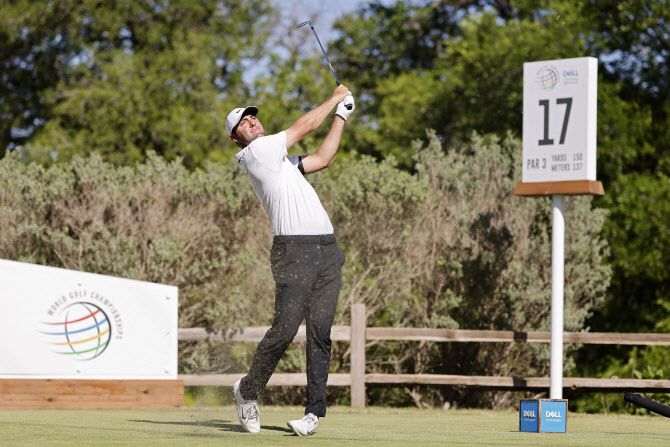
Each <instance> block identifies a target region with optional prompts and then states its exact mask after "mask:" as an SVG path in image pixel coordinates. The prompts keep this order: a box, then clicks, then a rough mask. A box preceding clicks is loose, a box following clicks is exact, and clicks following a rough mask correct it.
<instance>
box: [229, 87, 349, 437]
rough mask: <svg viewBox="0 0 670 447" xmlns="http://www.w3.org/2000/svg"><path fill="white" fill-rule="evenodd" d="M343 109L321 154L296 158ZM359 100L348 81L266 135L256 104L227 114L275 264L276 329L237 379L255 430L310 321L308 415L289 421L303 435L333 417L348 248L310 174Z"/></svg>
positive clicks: (246, 419) (241, 411) (240, 408)
mask: <svg viewBox="0 0 670 447" xmlns="http://www.w3.org/2000/svg"><path fill="white" fill-rule="evenodd" d="M334 108H336V111H335V114H336V115H335V119H334V121H333V124H332V126H331V128H330V131H329V132H328V135H327V136H326V138H325V139H324V140H323V142H322V143H321V145H320V146H319V147H318V149H317V150H316V152H315V153H314V154H311V155H307V156H293V157H289V156H288V152H287V149H288V148H290V147H291V146H293V145H294V144H295V143H297V142H298V141H300V140H301V139H302V138H303V137H305V136H306V135H308V134H309V133H311V132H313V131H314V130H316V129H317V128H318V127H319V126H320V125H321V124H322V123H323V122H324V121H325V119H326V118H327V117H328V115H329V114H330V112H331V111H332V110H333V109H334ZM354 108H355V107H354V98H353V96H351V92H350V91H349V90H348V89H347V88H346V87H345V86H343V85H340V86H338V87H337V88H336V89H335V91H334V92H333V94H332V95H331V97H330V98H329V99H328V100H327V101H325V102H324V103H323V104H321V105H320V106H318V107H317V108H315V109H313V110H311V111H310V112H308V113H306V114H305V115H303V116H302V117H301V118H300V119H298V120H297V121H296V122H295V123H294V124H293V125H292V126H291V127H289V128H288V129H286V130H285V131H283V132H279V133H277V134H274V135H268V136H266V135H265V130H264V129H263V125H262V124H261V122H260V121H259V120H258V118H257V116H256V115H257V114H258V108H257V107H255V106H249V107H240V108H237V109H235V110H233V111H232V112H230V114H229V115H228V118H227V119H226V131H227V132H228V135H229V136H230V139H231V140H233V141H234V142H235V143H237V145H238V146H239V147H241V148H242V150H241V151H239V152H238V154H237V155H236V156H235V159H236V160H237V161H238V162H239V163H240V164H241V166H242V169H243V170H244V172H245V173H246V174H247V177H248V178H249V182H250V183H251V186H252V188H253V190H254V192H255V193H256V196H257V197H258V199H259V200H260V202H261V204H262V205H263V207H264V208H265V211H266V212H267V213H268V215H269V216H270V220H271V224H272V234H273V236H274V237H273V241H272V250H271V251H270V264H271V268H272V276H273V278H274V280H275V312H274V317H273V320H272V327H271V328H270V329H269V330H268V332H267V333H266V334H265V337H264V338H263V340H262V341H261V342H260V343H259V345H258V348H257V349H256V353H255V354H254V358H253V362H252V364H251V368H250V369H249V373H248V374H247V376H246V377H244V378H242V379H241V380H238V381H237V382H235V385H234V386H233V393H234V395H235V399H236V400H237V416H238V419H239V420H240V423H241V424H242V427H244V429H245V430H246V431H248V432H251V433H257V432H259V431H260V414H259V410H258V403H257V398H258V393H259V392H260V391H262V390H263V389H264V388H265V386H266V384H267V382H268V380H270V376H271V375H272V373H273V372H274V370H275V367H276V366H277V363H278V362H279V360H280V359H281V357H282V355H283V354H284V352H285V351H286V348H287V347H288V345H289V344H290V343H291V341H292V340H293V337H294V336H295V334H296V333H297V331H298V327H299V326H300V323H302V320H303V318H305V322H306V326H307V352H306V355H307V407H306V408H305V415H304V417H303V418H302V419H297V420H292V421H288V425H289V427H290V428H291V429H292V430H293V431H294V432H295V433H296V434H297V435H298V436H307V435H311V434H312V433H314V430H315V429H316V427H317V426H318V424H319V418H320V417H324V416H325V415H326V382H327V380H328V366H329V364H330V350H331V339H330V330H331V327H332V325H333V320H334V318H335V310H336V308H337V300H338V297H339V293H340V288H341V286H342V276H341V269H342V265H343V264H344V253H343V252H342V250H340V247H339V246H338V245H337V242H336V241H335V235H334V234H333V226H332V224H331V222H330V219H329V217H328V214H327V213H326V211H325V209H324V208H323V206H322V205H321V201H320V200H319V197H318V196H317V194H316V191H314V188H312V186H311V185H310V184H309V182H308V181H307V180H305V177H304V175H306V174H310V173H312V172H316V171H320V170H322V169H324V168H327V167H328V166H330V164H331V162H332V161H333V158H334V157H335V154H336V152H337V149H338V147H339V145H340V139H341V137H342V131H343V130H344V122H345V121H346V120H347V118H349V116H350V115H351V114H352V113H353V112H354Z"/></svg>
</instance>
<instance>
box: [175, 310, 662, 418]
mask: <svg viewBox="0 0 670 447" xmlns="http://www.w3.org/2000/svg"><path fill="white" fill-rule="evenodd" d="M268 329H269V326H268V327H250V328H244V329H225V330H206V329H203V328H188V329H179V336H178V337H179V341H180V342H186V341H200V340H212V341H235V342H259V341H261V339H262V338H263V336H264V335H265V332H266V331H267V330H268ZM305 333H306V332H305V326H300V329H299V330H298V333H297V335H296V336H295V338H294V339H293V341H294V342H304V341H305V340H306V337H305ZM331 339H332V340H333V341H345V342H349V343H351V346H350V355H351V359H350V360H351V361H350V363H351V368H350V373H348V374H347V373H337V374H332V373H331V374H329V376H328V386H349V387H351V405H352V406H354V407H364V406H365V402H366V399H365V388H366V385H368V384H369V385H386V386H397V385H431V386H467V387H474V388H480V389H491V390H533V391H540V390H546V389H548V388H549V377H528V378H520V377H492V376H457V375H438V374H366V373H365V342H366V341H368V340H370V341H433V342H492V343H549V342H550V341H551V333H550V332H548V331H537V332H536V331H528V332H517V331H493V330H461V329H458V330H457V329H432V328H389V327H367V326H366V320H365V305H363V304H354V305H353V306H352V309H351V326H333V328H332V331H331ZM563 343H567V344H570V343H579V344H605V345H643V346H670V334H652V333H606V332H564V333H563ZM243 376H244V374H184V375H180V376H179V379H181V380H183V381H184V385H207V386H232V385H233V384H234V383H235V381H236V380H238V379H240V378H241V377H243ZM306 384H307V378H306V376H305V374H304V373H294V374H281V373H278V374H274V375H273V376H272V378H271V379H270V382H269V383H268V385H270V386H305V385H306ZM563 388H564V389H565V390H575V391H601V392H607V391H621V390H622V389H625V390H633V391H639V392H645V391H646V392H669V391H670V380H644V379H618V378H611V379H598V378H578V377H564V378H563Z"/></svg>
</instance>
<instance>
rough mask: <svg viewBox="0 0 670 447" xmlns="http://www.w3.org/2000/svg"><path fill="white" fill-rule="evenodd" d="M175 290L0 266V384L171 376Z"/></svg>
mask: <svg viewBox="0 0 670 447" xmlns="http://www.w3.org/2000/svg"><path fill="white" fill-rule="evenodd" d="M177 311H178V290H177V287H174V286H167V285H163V284H154V283H149V282H143V281H134V280H129V279H123V278H115V277H111V276H104V275H97V274H92V273H84V272H77V271H72V270H65V269H59V268H53V267H44V266H40V265H33V264H25V263H21V262H14V261H6V260H0V378H3V379H19V378H26V379H134V380H141V379H147V380H148V379H170V380H174V379H176V378H177V332H178V328H177V327H178V322H177V318H178V314H177Z"/></svg>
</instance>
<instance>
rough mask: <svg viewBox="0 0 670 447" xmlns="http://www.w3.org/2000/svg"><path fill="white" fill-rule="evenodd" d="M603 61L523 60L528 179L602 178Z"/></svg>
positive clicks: (525, 173)
mask: <svg viewBox="0 0 670 447" xmlns="http://www.w3.org/2000/svg"><path fill="white" fill-rule="evenodd" d="M597 88H598V60H597V59H596V58H593V57H580V58H575V59H560V60H550V61H539V62H526V63H524V64H523V169H522V182H523V183H532V182H559V181H571V180H593V181H595V180H596V118H597V104H596V102H597Z"/></svg>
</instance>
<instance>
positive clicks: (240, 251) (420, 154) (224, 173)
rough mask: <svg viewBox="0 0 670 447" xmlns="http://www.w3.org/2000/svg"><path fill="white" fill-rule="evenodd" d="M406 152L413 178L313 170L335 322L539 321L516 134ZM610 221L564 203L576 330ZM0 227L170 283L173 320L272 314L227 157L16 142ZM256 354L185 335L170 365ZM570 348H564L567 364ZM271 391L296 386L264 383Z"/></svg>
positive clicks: (386, 364) (14, 251)
mask: <svg viewBox="0 0 670 447" xmlns="http://www.w3.org/2000/svg"><path fill="white" fill-rule="evenodd" d="M408 150H411V151H412V152H413V153H414V157H415V159H416V161H417V164H416V170H415V171H414V172H411V173H410V172H407V171H406V170H402V169H399V168H398V167H396V166H395V164H394V162H393V160H392V159H387V160H384V161H377V160H375V159H373V158H369V157H355V156H344V155H343V156H341V157H340V158H337V159H336V161H335V163H334V165H333V167H332V168H331V169H330V170H328V171H326V172H323V173H319V174H316V175H312V176H310V177H309V180H310V181H311V182H312V183H313V184H314V186H315V188H316V189H317V192H318V193H319V195H320V197H321V199H322V201H323V202H324V206H325V207H326V209H327V210H328V212H329V214H330V216H331V219H332V220H333V225H334V227H335V231H336V235H337V237H338V241H339V243H340V245H341V246H342V248H343V250H344V252H345V254H346V256H347V262H346V264H345V267H344V271H343V276H344V286H343V290H342V294H341V296H340V305H339V308H338V309H339V310H338V315H337V317H336V321H335V324H340V325H346V324H349V319H350V315H349V309H350V307H351V306H350V305H351V303H353V302H361V303H364V304H366V306H367V313H368V315H367V320H368V322H369V325H371V326H375V325H377V326H390V327H431V328H452V329H456V328H461V329H498V330H516V331H533V330H548V329H549V323H550V315H549V303H550V300H551V299H550V296H551V265H550V259H551V251H550V242H551V200H550V199H549V198H540V199H527V198H525V199H522V198H518V197H515V196H513V195H512V190H513V188H514V185H515V184H516V182H518V181H519V180H520V156H521V145H520V142H519V141H518V140H516V139H514V138H512V137H507V138H505V139H497V138H494V137H482V136H478V135H473V138H472V141H471V142H470V143H468V144H463V145H458V146H450V147H446V148H445V147H442V144H441V143H440V141H439V140H438V138H437V137H436V136H435V134H434V133H433V132H430V131H429V132H427V135H426V139H425V140H424V141H417V142H415V143H414V144H413V146H412V148H411V149H409V148H408ZM604 219H605V212H604V210H601V209H592V206H591V199H590V197H576V196H575V197H570V198H569V199H568V200H567V209H566V255H565V256H566V259H565V278H566V287H565V303H566V304H565V305H566V309H565V330H566V331H581V330H585V329H586V328H585V327H584V322H585V320H586V318H587V317H588V315H589V314H590V313H591V312H592V311H593V310H594V309H595V308H597V307H598V306H599V305H600V304H601V303H602V301H603V298H604V293H605V290H606V288H607V286H608V284H609V280H610V276H611V272H610V270H609V268H608V267H606V266H604V265H603V262H602V261H603V258H604V256H606V254H607V249H608V248H607V246H606V243H605V241H604V240H602V239H601V238H600V237H599V236H598V234H599V231H600V229H601V227H602V224H603V222H604ZM0 228H1V229H2V230H1V231H0V258H3V259H11V260H17V261H23V262H31V263H37V264H43V265H51V266H56V267H64V268H69V269H74V270H82V271H88V272H94V273H101V274H107V275H114V276H120V277H126V278H133V279H138V280H145V281H153V282H160V283H166V284H172V285H176V286H178V287H179V293H180V316H179V326H180V327H184V328H185V327H212V328H235V327H247V326H264V325H268V324H270V322H271V317H272V311H273V298H274V291H273V287H274V283H273V282H272V275H271V273H270V268H269V259H268V258H269V252H268V250H269V247H270V244H271V234H270V230H269V220H268V218H267V216H266V215H265V212H264V211H263V209H262V207H261V206H260V204H259V203H258V201H257V199H256V197H255V196H254V194H253V192H252V190H251V188H250V186H249V184H248V181H247V180H246V178H245V177H244V175H243V174H242V172H241V170H240V169H239V167H238V166H237V165H236V164H235V163H234V162H232V161H231V162H230V163H228V164H209V165H207V167H206V168H205V169H198V170H194V171H190V170H188V169H186V168H184V167H183V166H182V165H181V164H180V163H179V162H178V161H177V162H167V161H165V160H164V159H162V158H160V157H158V156H150V157H149V158H148V160H147V162H146V163H144V164H140V165H137V166H134V167H119V166H115V165H112V164H109V163H106V162H104V161H102V159H101V158H100V157H99V156H97V155H91V156H88V157H75V158H74V159H73V160H72V161H71V162H69V163H67V164H64V163H60V164H54V165H51V166H49V167H45V166H42V165H39V164H36V163H28V164H26V163H24V162H23V161H22V160H21V159H20V158H19V157H18V155H16V154H10V155H9V156H7V157H5V158H4V159H2V160H0ZM253 348H254V346H253V345H248V344H247V345H245V344H239V343H238V344H234V343H216V344H210V343H207V342H198V343H188V344H184V345H182V346H180V359H179V362H180V372H182V373H223V372H243V371H245V370H246V369H247V368H248V367H249V363H250V361H251V355H252V354H253ZM348 348H349V346H348V344H339V343H334V345H333V362H332V370H333V371H347V370H348V368H349V364H348V362H349V360H348V359H349V356H348V355H347V350H348ZM575 349H576V347H575V346H573V347H569V346H568V347H566V368H570V367H571V366H572V365H573V363H572V362H571V358H572V357H571V356H572V354H573V353H574V350H575ZM367 351H368V353H367V366H366V368H367V372H369V373H375V372H379V373H398V374H402V373H423V374H430V373H434V374H466V375H489V376H496V375H502V376H512V375H518V376H529V375H533V376H542V375H544V374H546V373H547V368H548V361H547V360H548V357H549V347H548V346H547V345H537V344H471V343H468V344H447V343H439V344H438V343H431V342H420V343H417V342H374V343H371V344H369V345H368V347H367ZM304 368H305V362H304V354H303V352H302V350H301V348H300V347H291V348H289V351H288V352H287V355H286V356H285V358H284V359H283V360H282V361H281V363H280V365H279V369H278V371H282V372H299V371H304ZM338 393H339V394H338ZM369 395H370V399H371V400H372V401H373V402H377V403H384V404H393V405H405V404H416V405H442V404H444V403H445V402H457V403H458V404H459V405H468V406H478V405H483V406H493V407H501V406H505V405H507V404H509V402H510V394H509V393H506V392H491V391H479V392H468V393H467V394H463V393H459V390H458V389H456V390H454V389H450V390H447V389H444V390H442V389H434V388H430V389H426V388H422V387H419V386H416V387H406V388H404V389H386V388H379V389H371V390H370V393H369ZM274 398H282V399H284V401H288V402H292V403H300V399H301V398H302V396H301V392H297V393H296V390H295V389H292V390H290V391H288V392H286V393H284V392H283V391H282V390H274V391H273V392H271V393H270V394H269V396H268V399H270V400H274ZM347 398H348V396H347V391H338V392H337V393H336V394H335V395H334V399H336V400H337V399H342V400H346V399H347Z"/></svg>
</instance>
